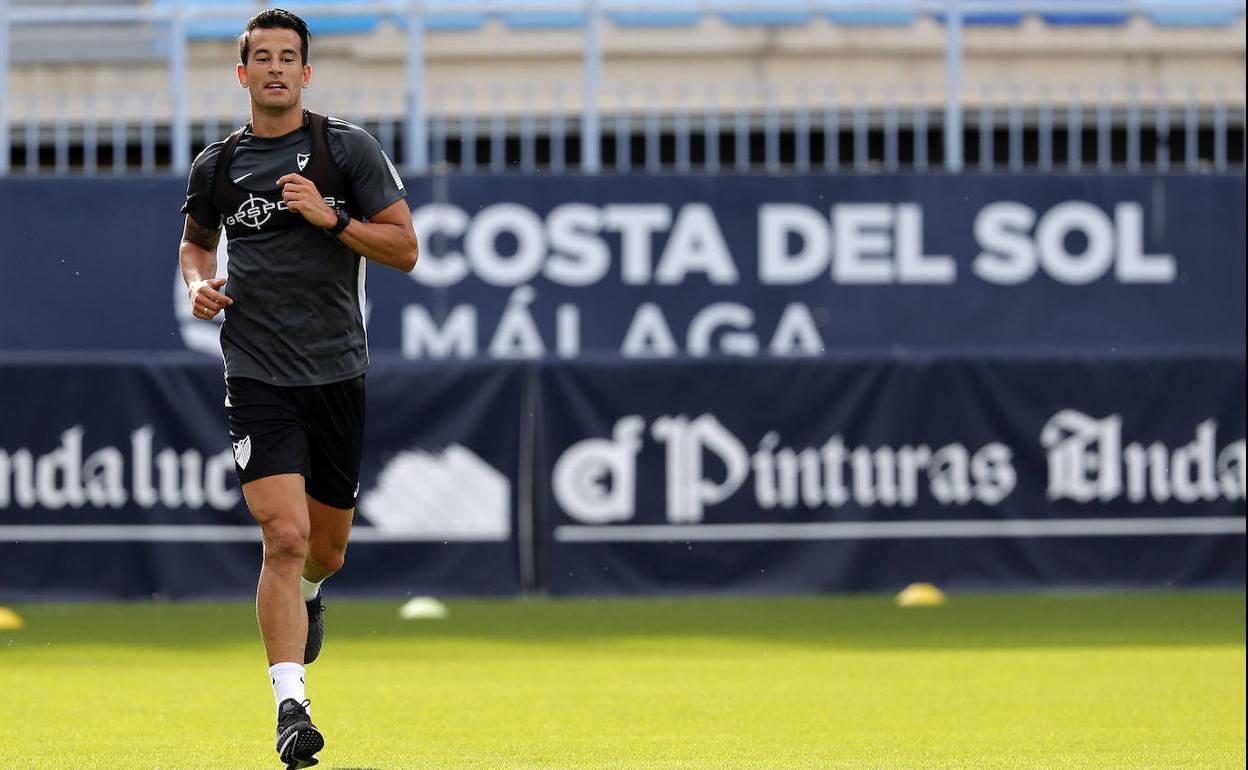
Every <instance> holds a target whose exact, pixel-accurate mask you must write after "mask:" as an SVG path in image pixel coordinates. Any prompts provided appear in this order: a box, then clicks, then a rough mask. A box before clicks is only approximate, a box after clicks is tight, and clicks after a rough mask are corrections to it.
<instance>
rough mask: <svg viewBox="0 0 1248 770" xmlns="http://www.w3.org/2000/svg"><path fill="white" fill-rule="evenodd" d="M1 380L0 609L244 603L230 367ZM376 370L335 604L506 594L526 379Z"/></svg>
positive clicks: (26, 363) (192, 365) (249, 566)
mask: <svg viewBox="0 0 1248 770" xmlns="http://www.w3.org/2000/svg"><path fill="white" fill-rule="evenodd" d="M181 357H182V359H184V360H182V361H181V362H175V361H171V360H169V358H168V357H164V358H162V360H160V361H158V362H144V361H142V360H139V359H137V358H133V357H132V358H130V359H127V360H126V361H122V362H117V361H106V360H103V359H101V360H99V361H96V362H90V361H80V362H77V363H69V362H61V363H48V362H46V361H42V362H41V361H38V360H37V359H34V358H30V359H27V360H21V359H12V358H10V359H6V360H4V361H3V362H0V393H4V394H5V403H4V405H3V419H0V596H5V597H21V596H36V595H37V596H42V597H48V596H66V597H75V596H83V597H110V598H122V597H140V596H150V595H160V596H170V597H190V596H196V597H210V596H239V595H244V594H247V593H250V592H251V591H254V589H255V582H256V577H257V575H258V574H259V567H260V556H261V548H260V534H259V528H258V527H257V526H256V524H255V523H254V522H253V521H252V520H251V517H250V515H249V514H248V512H247V508H246V505H245V502H244V500H243V494H242V491H241V490H240V489H239V486H238V480H237V478H236V477H235V469H234V463H235V456H234V452H233V451H232V449H231V446H230V439H229V434H228V430H227V427H226V421H225V413H224V407H223V400H224V383H223V382H222V379H221V365H220V363H216V364H213V363H204V362H201V361H199V359H198V357H197V356H196V357H191V356H190V355H189V354H181ZM397 363H398V364H399V365H397V366H396V365H395V364H392V363H387V362H385V361H379V362H376V363H375V364H374V366H373V367H372V370H371V372H370V374H369V378H368V385H367V387H368V403H367V410H368V413H369V419H368V420H367V430H366V437H365V453H364V461H363V467H362V469H361V478H360V489H359V493H358V496H357V513H356V520H355V524H354V527H353V532H352V538H351V545H350V548H349V550H348V553H347V567H346V568H345V569H344V570H343V571H342V572H341V573H340V574H339V575H338V576H336V577H335V578H334V580H333V589H332V590H333V591H334V592H336V593H351V592H364V593H372V594H376V593H384V594H404V593H438V594H461V593H470V594H512V593H516V592H518V591H519V590H520V573H519V553H518V546H517V536H516V531H517V510H518V499H519V497H518V495H519V491H518V490H519V485H518V483H517V479H518V473H519V455H518V448H519V446H520V431H521V413H520V409H521V404H522V403H523V399H522V394H521V388H522V384H523V378H522V372H520V371H519V370H517V369H515V368H511V367H505V366H488V367H487V366H485V365H483V364H457V365H446V364H444V365H441V366H437V367H432V366H421V365H415V364H412V363H411V362H397Z"/></svg>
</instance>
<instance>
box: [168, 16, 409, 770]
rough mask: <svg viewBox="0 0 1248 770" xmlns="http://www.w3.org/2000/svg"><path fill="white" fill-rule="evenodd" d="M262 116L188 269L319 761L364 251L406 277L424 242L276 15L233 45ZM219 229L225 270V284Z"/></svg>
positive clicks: (295, 753)
mask: <svg viewBox="0 0 1248 770" xmlns="http://www.w3.org/2000/svg"><path fill="white" fill-rule="evenodd" d="M239 54H240V58H241V61H242V63H241V64H239V65H238V82H239V84H240V85H241V86H242V87H243V88H246V89H247V90H248V91H249V92H250V95H251V122H250V123H249V124H248V125H246V126H244V127H243V128H241V129H239V130H238V131H236V132H234V133H233V134H231V135H230V136H229V137H228V138H227V139H225V140H224V141H222V142H217V143H216V144H212V145H210V146H209V147H207V148H206V149H205V150H204V151H203V152H202V153H201V154H200V155H199V157H198V158H196V159H195V162H194V164H193V165H192V167H191V173H190V182H189V185H188V188H187V194H186V203H185V204H184V205H183V207H182V212H183V213H185V214H186V228H185V230H184V232H183V234H182V243H181V246H180V248H179V251H178V254H179V261H180V263H181V267H182V277H183V278H184V279H185V281H186V284H187V287H188V292H189V294H190V299H191V304H192V312H193V314H194V315H195V317H196V318H199V319H202V320H204V321H208V320H210V319H212V318H213V317H215V316H216V315H217V313H220V312H222V311H224V312H225V317H224V322H223V323H222V325H221V352H222V354H223V356H224V358H225V390H226V398H225V410H226V415H227V417H228V419H229V425H230V437H231V440H232V442H233V445H234V459H235V469H236V470H237V472H238V478H239V482H240V483H241V484H242V488H243V494H244V496H245V498H246V500H247V507H248V508H249V509H250V510H251V515H252V516H253V517H254V518H255V520H256V522H257V523H259V525H260V530H261V534H262V536H263V541H264V561H263V565H262V566H261V569H260V584H259V587H258V588H257V590H256V616H257V618H258V620H259V623H260V635H261V637H262V638H263V640H264V648H265V651H266V653H267V655H268V662H269V679H270V681H271V682H272V685H273V694H274V697H275V698H276V701H277V752H278V755H279V757H280V758H281V760H282V761H283V762H285V763H286V765H287V768H301V767H310V766H311V765H314V764H316V762H317V760H316V758H315V756H314V755H315V754H316V753H317V752H318V751H320V750H321V748H322V747H323V746H324V745H325V740H324V738H323V737H322V736H321V733H320V732H319V731H318V730H317V728H316V727H315V725H313V724H312V721H311V718H310V716H309V713H308V707H309V702H308V700H307V698H306V695H305V685H304V682H305V674H304V666H305V665H306V664H308V663H311V662H312V661H313V660H315V659H316V657H317V655H318V654H319V652H320V648H321V640H322V638H323V635H324V620H323V618H322V611H323V608H322V604H321V591H320V588H321V583H322V581H324V580H325V579H326V578H327V577H329V576H330V575H332V574H334V573H335V572H337V571H338V570H339V569H341V567H342V564H343V557H344V554H345V552H346V548H347V539H348V536H349V534H350V532H351V518H352V515H353V514H354V511H355V496H356V494H357V493H358V491H359V483H358V481H359V467H360V455H361V454H362V452H363V433H364V375H365V372H366V370H367V368H368V348H367V343H366V340H365V333H364V306H365V305H364V273H365V259H366V258H367V259H369V260H372V261H374V262H378V263H380V264H382V265H386V266H387V267H392V268H395V269H398V270H402V271H403V272H409V271H411V269H412V268H413V266H415V264H416V258H417V252H418V250H417V243H416V235H415V232H414V231H413V229H412V219H411V211H410V210H409V209H408V207H407V204H406V203H405V201H404V188H403V182H402V180H401V179H400V178H399V175H398V172H397V171H395V169H394V165H393V164H392V163H391V162H390V160H389V159H388V158H387V157H386V155H385V153H384V152H383V151H382V149H381V147H380V145H379V144H378V143H377V140H376V139H374V138H373V137H372V136H371V135H369V134H368V133H367V132H365V131H364V130H363V129H361V128H359V127H357V126H353V125H351V124H349V123H345V122H343V121H340V120H336V119H334V118H327V117H324V116H321V115H317V114H315V113H311V112H308V111H306V110H304V109H303V104H302V91H303V89H305V88H307V87H308V83H309V80H310V78H311V75H312V70H311V68H310V67H309V66H308V28H307V25H306V24H305V23H304V22H303V20H302V19H300V18H299V17H298V16H295V15H294V14H292V13H290V12H288V11H284V10H281V9H270V10H266V11H264V12H262V13H260V14H257V15H256V16H254V17H253V18H251V19H250V20H249V21H248V22H247V26H246V31H245V32H244V33H243V34H242V36H241V37H240V38H239ZM223 226H224V229H225V232H226V235H227V238H228V248H229V256H230V261H229V276H228V278H217V277H216V271H217V260H216V250H217V243H218V239H219V238H220V235H221V229H222V227H223Z"/></svg>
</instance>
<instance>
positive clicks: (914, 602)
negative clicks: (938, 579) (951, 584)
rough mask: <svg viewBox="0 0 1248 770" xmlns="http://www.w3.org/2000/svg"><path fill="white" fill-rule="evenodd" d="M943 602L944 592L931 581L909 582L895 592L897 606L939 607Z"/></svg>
mask: <svg viewBox="0 0 1248 770" xmlns="http://www.w3.org/2000/svg"><path fill="white" fill-rule="evenodd" d="M944 603H945V592H944V591H941V590H940V589H939V588H937V587H936V586H934V585H932V584H931V583H911V584H910V585H908V586H906V587H905V589H904V590H903V591H902V592H901V593H899V594H897V606H898V607H939V606H940V605H942V604H944Z"/></svg>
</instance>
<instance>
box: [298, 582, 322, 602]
mask: <svg viewBox="0 0 1248 770" xmlns="http://www.w3.org/2000/svg"><path fill="white" fill-rule="evenodd" d="M323 582H325V581H323V580H322V581H319V582H316V583H313V582H312V581H310V580H308V579H307V578H305V577H301V578H299V592H300V593H302V594H303V601H304V602H310V601H312V600H313V599H315V598H316V595H317V594H319V593H320V592H321V583H323Z"/></svg>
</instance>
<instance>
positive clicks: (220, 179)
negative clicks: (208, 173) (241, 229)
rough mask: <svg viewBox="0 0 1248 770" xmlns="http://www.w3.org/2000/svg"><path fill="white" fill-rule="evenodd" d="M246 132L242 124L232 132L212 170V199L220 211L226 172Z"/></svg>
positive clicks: (245, 127)
mask: <svg viewBox="0 0 1248 770" xmlns="http://www.w3.org/2000/svg"><path fill="white" fill-rule="evenodd" d="M245 133H247V126H241V127H239V128H238V129H237V130H236V131H235V132H234V133H232V134H230V135H229V137H227V138H226V140H225V145H224V146H223V147H222V148H221V154H219V155H218V156H217V167H216V168H215V169H213V172H212V200H213V203H214V205H216V206H217V210H218V211H223V209H222V208H221V205H220V203H219V201H220V200H221V193H222V192H223V191H224V189H225V182H224V180H225V178H226V177H225V174H226V172H227V170H228V167H229V165H230V161H231V160H232V159H233V158H234V150H235V149H236V148H237V147H238V143H239V142H241V141H242V140H243V134H245Z"/></svg>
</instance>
